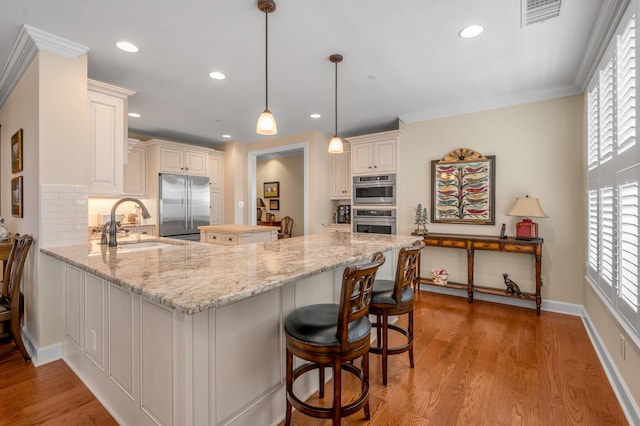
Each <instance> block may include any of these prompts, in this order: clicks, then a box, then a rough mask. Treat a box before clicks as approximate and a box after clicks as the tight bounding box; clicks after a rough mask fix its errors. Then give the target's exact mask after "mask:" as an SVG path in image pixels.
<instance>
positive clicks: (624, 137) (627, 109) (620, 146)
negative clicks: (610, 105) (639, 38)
mask: <svg viewBox="0 0 640 426" xmlns="http://www.w3.org/2000/svg"><path fill="white" fill-rule="evenodd" d="M634 18H635V17H634ZM635 22H636V21H635V19H631V20H630V21H629V22H628V24H627V26H626V28H625V30H624V32H623V33H622V34H619V35H618V36H617V37H616V39H617V49H616V51H617V67H616V68H617V81H616V92H617V95H618V98H617V104H616V108H617V124H618V131H617V133H618V134H617V139H618V140H617V149H616V151H617V152H616V154H617V155H619V154H621V153H623V152H624V151H626V150H627V149H629V148H631V147H632V146H634V145H635V144H636V27H635Z"/></svg>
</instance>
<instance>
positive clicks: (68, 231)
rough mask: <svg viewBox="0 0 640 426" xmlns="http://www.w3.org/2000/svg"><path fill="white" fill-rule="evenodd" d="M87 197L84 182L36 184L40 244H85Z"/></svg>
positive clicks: (57, 245) (55, 245)
mask: <svg viewBox="0 0 640 426" xmlns="http://www.w3.org/2000/svg"><path fill="white" fill-rule="evenodd" d="M88 200H89V190H88V187H87V186H86V185H40V206H41V209H42V210H41V211H42V218H41V221H42V225H41V229H42V233H41V235H40V247H60V246H72V245H79V244H86V242H87V227H88V223H89V213H88Z"/></svg>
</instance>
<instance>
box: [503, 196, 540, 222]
mask: <svg viewBox="0 0 640 426" xmlns="http://www.w3.org/2000/svg"><path fill="white" fill-rule="evenodd" d="M507 216H518V217H549V216H547V214H546V213H545V212H544V211H543V210H542V207H541V206H540V200H538V199H537V198H529V196H528V195H527V196H526V197H521V198H517V199H516V203H515V204H514V205H513V208H512V209H511V211H510V212H509V214H508V215H507Z"/></svg>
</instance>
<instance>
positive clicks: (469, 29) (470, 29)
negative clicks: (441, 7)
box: [458, 24, 484, 38]
mask: <svg viewBox="0 0 640 426" xmlns="http://www.w3.org/2000/svg"><path fill="white" fill-rule="evenodd" d="M483 31H484V27H483V26H482V25H476V24H473V25H467V26H466V27H464V28H463V29H461V30H460V32H459V33H458V35H459V36H460V37H462V38H473V37H477V36H479V35H480V34H481V33H482V32H483Z"/></svg>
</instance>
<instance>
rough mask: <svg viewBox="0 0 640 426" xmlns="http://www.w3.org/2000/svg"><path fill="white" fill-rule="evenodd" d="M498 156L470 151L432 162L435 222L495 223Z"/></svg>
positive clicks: (461, 149) (461, 150)
mask: <svg viewBox="0 0 640 426" xmlns="http://www.w3.org/2000/svg"><path fill="white" fill-rule="evenodd" d="M495 174H496V157H495V155H487V156H484V155H482V154H480V153H478V152H476V151H473V150H471V149H468V148H459V149H456V150H454V151H451V152H450V153H449V154H447V155H446V156H445V157H444V158H442V159H441V160H433V161H432V162H431V179H432V185H433V186H432V188H431V191H432V197H431V221H432V222H434V223H466V224H473V225H493V224H494V223H495V189H494V188H495V182H494V181H495Z"/></svg>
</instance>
